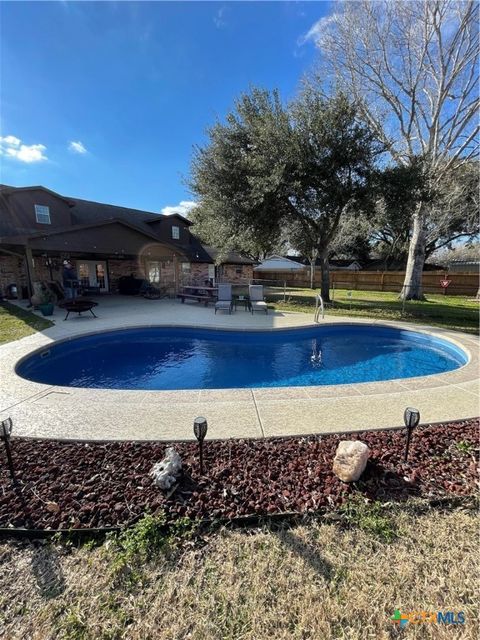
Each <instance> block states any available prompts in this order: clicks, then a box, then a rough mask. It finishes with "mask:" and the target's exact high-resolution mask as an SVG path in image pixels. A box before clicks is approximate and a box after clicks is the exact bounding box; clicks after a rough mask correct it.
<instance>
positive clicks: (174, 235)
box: [172, 226, 180, 240]
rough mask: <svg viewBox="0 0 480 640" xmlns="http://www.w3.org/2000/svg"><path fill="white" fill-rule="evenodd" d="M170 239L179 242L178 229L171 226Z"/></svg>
mask: <svg viewBox="0 0 480 640" xmlns="http://www.w3.org/2000/svg"><path fill="white" fill-rule="evenodd" d="M172 238H173V239H174V240H180V227H175V226H172Z"/></svg>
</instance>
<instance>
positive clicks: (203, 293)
mask: <svg viewBox="0 0 480 640" xmlns="http://www.w3.org/2000/svg"><path fill="white" fill-rule="evenodd" d="M217 291H218V289H217V287H210V286H209V285H205V286H201V285H189V286H185V287H182V290H181V291H180V292H179V293H178V294H177V296H178V297H179V298H180V300H181V301H182V304H183V303H184V302H185V300H196V301H197V302H203V303H204V304H205V306H206V307H208V303H209V302H215V301H216V299H217Z"/></svg>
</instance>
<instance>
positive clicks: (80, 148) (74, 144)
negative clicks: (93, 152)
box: [68, 140, 87, 155]
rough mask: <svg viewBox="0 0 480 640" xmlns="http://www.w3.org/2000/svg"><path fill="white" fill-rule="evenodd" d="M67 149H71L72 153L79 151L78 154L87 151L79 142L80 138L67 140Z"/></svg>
mask: <svg viewBox="0 0 480 640" xmlns="http://www.w3.org/2000/svg"><path fill="white" fill-rule="evenodd" d="M68 149H69V151H73V153H79V154H80V155H83V154H84V153H87V150H86V148H85V146H84V144H83V143H82V142H80V140H77V141H76V142H75V141H74V140H72V141H71V142H69V143H68Z"/></svg>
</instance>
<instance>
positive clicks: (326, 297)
mask: <svg viewBox="0 0 480 640" xmlns="http://www.w3.org/2000/svg"><path fill="white" fill-rule="evenodd" d="M320 268H321V270H322V280H321V294H322V298H323V301H324V302H330V267H329V264H328V252H324V253H321V254H320Z"/></svg>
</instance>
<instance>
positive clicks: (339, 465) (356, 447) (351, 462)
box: [333, 440, 370, 482]
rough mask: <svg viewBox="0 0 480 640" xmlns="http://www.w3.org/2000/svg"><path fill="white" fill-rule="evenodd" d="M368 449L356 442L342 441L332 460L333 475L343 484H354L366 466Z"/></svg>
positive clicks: (362, 443) (361, 443)
mask: <svg viewBox="0 0 480 640" xmlns="http://www.w3.org/2000/svg"><path fill="white" fill-rule="evenodd" d="M369 455H370V449H369V448H368V447H367V445H366V444H365V443H364V442H359V441H358V440H342V441H341V442H340V443H339V444H338V447H337V452H336V454H335V458H334V460H333V473H334V474H335V475H336V476H338V477H339V478H340V480H343V482H356V481H357V480H358V479H359V478H360V476H361V475H362V473H363V472H364V471H365V467H366V466H367V460H368V456H369Z"/></svg>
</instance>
